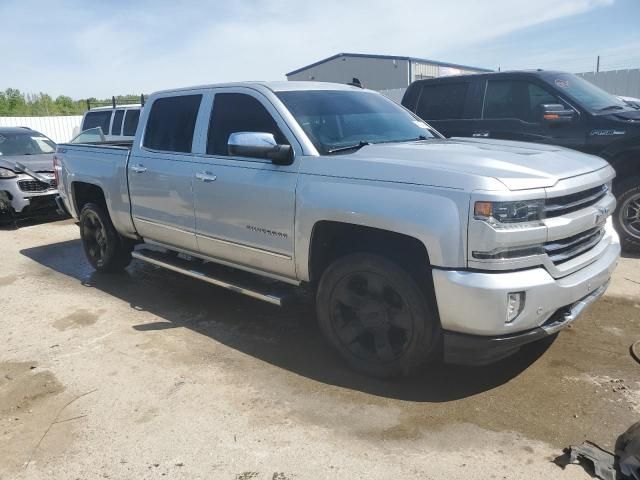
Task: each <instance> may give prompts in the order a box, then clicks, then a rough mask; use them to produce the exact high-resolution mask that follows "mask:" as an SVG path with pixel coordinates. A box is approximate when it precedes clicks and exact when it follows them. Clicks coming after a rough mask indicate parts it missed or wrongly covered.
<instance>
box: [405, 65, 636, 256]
mask: <svg viewBox="0 0 640 480" xmlns="http://www.w3.org/2000/svg"><path fill="white" fill-rule="evenodd" d="M402 105H404V106H405V107H407V108H408V109H409V110H411V111H412V112H415V113H417V114H418V115H419V116H420V117H421V118H422V119H424V120H425V121H426V122H429V124H430V125H432V126H433V127H435V128H436V129H437V130H438V131H440V132H441V133H443V134H444V135H445V136H447V137H475V138H498V139H505V140H519V141H524V142H537V143H547V144H552V145H560V146H563V147H568V148H573V149H576V150H579V151H582V152H585V153H590V154H593V155H599V156H600V157H602V158H604V159H605V160H607V161H608V162H609V163H610V164H611V165H612V166H613V168H614V169H615V171H616V173H617V180H616V181H615V183H614V184H613V192H614V195H615V196H616V198H617V201H618V208H617V210H616V211H615V213H614V215H613V221H614V224H615V226H616V229H617V231H618V233H619V234H620V236H621V239H622V246H623V248H624V249H625V250H627V251H633V252H640V107H638V106H636V105H635V104H634V103H633V102H632V101H630V100H627V101H625V100H623V99H620V98H618V97H615V96H613V95H610V94H608V93H607V92H605V91H604V90H601V89H600V88H598V87H596V86H595V85H593V84H591V83H589V82H588V81H586V80H584V79H582V78H580V77H577V76H576V75H572V74H570V73H564V72H554V71H545V70H536V71H514V72H494V73H483V74H478V75H465V76H455V77H443V78H434V79H427V80H418V81H417V82H414V83H412V84H411V85H410V86H409V88H408V89H407V91H406V92H405V95H404V97H403V99H402Z"/></svg>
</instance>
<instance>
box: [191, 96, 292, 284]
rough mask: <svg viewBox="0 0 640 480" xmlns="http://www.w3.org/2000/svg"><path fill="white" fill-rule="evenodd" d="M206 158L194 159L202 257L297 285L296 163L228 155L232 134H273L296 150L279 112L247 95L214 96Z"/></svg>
mask: <svg viewBox="0 0 640 480" xmlns="http://www.w3.org/2000/svg"><path fill="white" fill-rule="evenodd" d="M214 92H215V96H214V97H213V106H212V109H211V116H210V121H209V131H208V135H207V138H206V145H205V153H203V154H202V155H200V156H199V157H198V158H197V160H196V165H195V167H194V168H195V170H194V175H195V179H194V184H193V190H194V196H195V198H194V203H195V214H196V232H197V239H198V246H199V249H200V252H201V253H202V254H204V255H206V256H209V257H213V258H216V259H220V260H224V261H227V262H232V263H233V264H236V265H245V266H247V267H250V268H255V269H258V270H261V271H263V272H269V273H272V274H276V275H279V276H283V277H288V278H295V267H294V263H293V246H294V232H293V226H294V215H295V189H296V182H297V170H298V164H299V159H294V161H293V164H291V165H274V164H273V163H272V162H271V161H270V160H268V159H266V158H265V159H260V158H248V157H241V156H232V155H229V154H228V148H227V141H228V139H229V136H230V134H231V133H234V132H266V133H272V134H273V135H274V137H275V139H276V141H277V142H278V143H279V144H288V145H291V146H292V147H293V149H294V152H296V153H298V154H299V153H301V149H300V146H299V145H298V144H297V141H296V139H295V137H294V136H293V134H292V133H291V131H290V130H289V129H288V126H287V125H286V123H285V122H284V120H283V119H282V117H281V116H280V115H279V113H278V111H277V110H276V109H275V108H274V106H273V104H271V103H270V101H269V99H268V98H266V97H265V96H264V95H263V94H262V93H260V92H258V91H256V90H253V89H250V88H242V87H237V88H225V89H214Z"/></svg>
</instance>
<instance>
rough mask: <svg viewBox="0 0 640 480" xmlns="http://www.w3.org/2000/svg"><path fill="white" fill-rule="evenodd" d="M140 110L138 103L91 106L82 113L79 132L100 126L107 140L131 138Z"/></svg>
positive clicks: (134, 132) (136, 126) (133, 134)
mask: <svg viewBox="0 0 640 480" xmlns="http://www.w3.org/2000/svg"><path fill="white" fill-rule="evenodd" d="M140 110H142V106H141V105H140V104H134V105H120V106H117V107H116V108H113V107H97V108H92V109H91V110H88V111H87V112H85V114H84V115H83V117H82V123H81V124H80V132H84V131H86V130H89V129H92V128H98V127H100V129H101V130H102V133H103V135H104V138H105V140H107V141H113V140H133V137H134V136H135V134H136V129H137V128H138V120H139V119H140Z"/></svg>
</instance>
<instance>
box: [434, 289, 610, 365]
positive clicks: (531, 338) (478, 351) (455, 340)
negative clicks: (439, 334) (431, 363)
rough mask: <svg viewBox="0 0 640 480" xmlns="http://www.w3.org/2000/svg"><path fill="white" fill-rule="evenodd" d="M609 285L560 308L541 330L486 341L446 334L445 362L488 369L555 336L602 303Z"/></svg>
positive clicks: (463, 335)
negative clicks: (598, 301)
mask: <svg viewBox="0 0 640 480" xmlns="http://www.w3.org/2000/svg"><path fill="white" fill-rule="evenodd" d="M608 286H609V282H608V281H607V282H606V283H605V284H604V285H601V286H600V287H598V288H597V289H596V290H595V291H594V292H592V293H590V294H589V295H587V296H586V297H584V298H583V299H581V300H578V301H577V302H576V303H574V304H573V305H569V306H567V307H565V308H561V309H560V310H558V311H557V312H556V313H555V314H553V315H552V316H551V318H549V320H547V321H546V322H545V323H544V324H543V325H542V326H540V327H538V328H534V329H532V330H527V331H526V332H520V333H516V334H512V335H501V336H495V337H485V336H480V335H468V334H465V333H457V332H449V331H445V332H444V339H443V340H444V360H445V362H447V363H454V364H457V365H475V366H481V365H487V364H490V363H493V362H496V361H498V360H501V359H503V358H505V357H508V356H510V355H512V354H514V353H515V352H517V351H518V350H519V349H520V347H522V346H523V345H526V344H528V343H532V342H535V341H537V340H542V339H543V338H546V337H549V336H551V335H554V334H556V333H557V332H559V331H560V330H562V329H563V328H565V327H567V326H568V325H569V324H571V323H572V322H573V321H574V320H575V319H576V318H578V316H579V315H580V314H581V313H582V311H583V310H584V309H585V308H586V307H587V306H589V305H590V304H591V303H593V302H595V301H596V300H597V299H599V298H600V297H601V296H602V295H604V292H605V291H606V289H607V287H608Z"/></svg>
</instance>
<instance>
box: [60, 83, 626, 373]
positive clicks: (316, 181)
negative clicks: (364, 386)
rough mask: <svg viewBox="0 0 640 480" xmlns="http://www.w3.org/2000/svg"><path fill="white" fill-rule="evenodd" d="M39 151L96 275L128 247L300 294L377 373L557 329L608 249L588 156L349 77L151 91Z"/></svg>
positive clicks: (210, 276) (505, 351)
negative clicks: (460, 124) (463, 128)
mask: <svg viewBox="0 0 640 480" xmlns="http://www.w3.org/2000/svg"><path fill="white" fill-rule="evenodd" d="M54 165H55V170H56V172H57V175H58V176H59V179H60V181H59V189H60V195H61V198H62V201H63V202H64V205H65V206H66V208H67V209H68V210H69V212H70V213H71V214H72V215H73V216H74V217H76V218H77V219H78V220H79V224H80V236H81V239H82V244H83V246H84V251H85V253H86V255H87V258H88V260H89V262H90V263H91V264H92V265H93V266H94V267H95V268H96V269H97V270H98V271H104V272H112V271H116V270H120V269H123V268H125V267H126V266H127V264H128V263H129V262H130V261H131V258H132V257H134V258H136V259H138V260H140V261H144V262H148V263H151V264H154V265H157V266H160V267H164V268H168V269H170V270H173V271H176V272H180V273H182V274H185V275H189V276H191V277H195V278H198V279H202V280H205V281H208V282H210V283H213V284H215V285H218V286H221V287H225V288H228V289H231V290H233V291H236V292H240V293H244V294H246V295H250V296H252V297H254V298H258V299H261V300H264V301H267V302H270V303H273V304H276V305H280V304H282V303H283V302H284V301H285V300H286V299H288V298H290V295H291V293H290V292H291V291H295V289H296V287H303V288H304V289H305V290H307V291H308V290H311V291H313V292H315V298H316V310H317V317H318V321H319V324H320V327H321V330H322V332H323V333H324V335H325V336H326V338H327V340H328V341H329V343H330V344H332V345H333V347H335V349H336V350H337V351H338V352H339V353H340V354H341V355H342V356H343V357H344V359H346V361H347V362H348V363H349V364H350V365H351V366H352V367H354V368H356V369H358V370H360V371H362V372H366V373H369V374H372V375H377V376H394V375H404V374H409V373H411V372H413V371H415V370H416V369H418V368H419V367H421V366H422V365H424V364H425V363H426V362H427V361H428V360H429V359H431V358H433V357H434V356H435V355H436V354H437V355H438V356H440V355H442V354H444V358H445V360H447V361H450V362H458V363H467V364H484V363H489V362H491V361H494V360H497V359H499V358H503V357H504V356H506V355H509V354H510V353H512V352H514V351H516V350H517V349H518V348H519V347H520V346H522V345H523V344H525V343H528V342H532V341H535V340H538V339H541V338H544V337H547V336H549V335H553V334H554V333H555V332H557V331H559V330H560V329H562V328H563V327H565V326H567V325H568V324H570V323H571V322H572V321H573V320H574V319H575V318H576V317H577V316H578V315H579V314H580V312H581V311H582V310H583V309H584V307H585V306H586V305H588V304H589V303H591V302H593V301H594V300H595V299H597V298H598V297H599V296H601V295H602V294H603V292H604V290H605V289H606V288H607V284H608V281H609V278H610V276H611V272H612V270H613V268H614V266H615V265H616V263H617V260H618V257H619V254H620V245H619V240H618V236H617V235H616V233H615V231H614V230H613V228H612V222H611V216H610V215H611V212H612V211H613V209H614V208H615V199H614V197H613V195H612V194H611V182H612V181H613V178H614V171H613V169H612V168H611V167H610V166H609V165H608V164H607V163H606V162H605V161H604V160H602V159H601V158H598V157H595V156H591V155H586V154H583V153H579V152H576V151H573V150H569V149H565V148H562V147H555V146H548V145H536V144H526V143H517V142H509V141H502V140H488V139H458V140H448V139H445V138H443V137H442V136H441V135H440V134H439V133H438V132H437V131H435V130H433V129H432V128H431V127H429V126H428V125H427V124H425V123H424V122H423V121H421V120H420V119H419V118H418V117H416V116H414V115H413V114H411V113H410V112H408V111H407V110H405V109H404V108H403V107H401V106H399V105H397V104H395V103H394V102H392V101H390V100H388V99H386V98H385V97H383V96H381V95H380V94H378V93H375V92H372V91H368V90H364V89H361V88H357V87H353V86H348V85H337V84H330V83H314V82H276V83H235V84H223V85H213V86H206V87H193V88H185V89H180V90H171V91H164V92H160V93H155V94H153V95H152V96H151V97H150V98H149V101H148V102H147V103H146V105H145V108H144V110H143V111H142V116H141V119H140V124H139V126H138V130H137V132H136V136H135V140H134V141H133V144H132V145H128V144H122V145H113V144H111V145H82V144H80V145H77V144H76V145H69V144H67V145H59V146H58V149H57V152H56V157H55V160H54Z"/></svg>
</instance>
